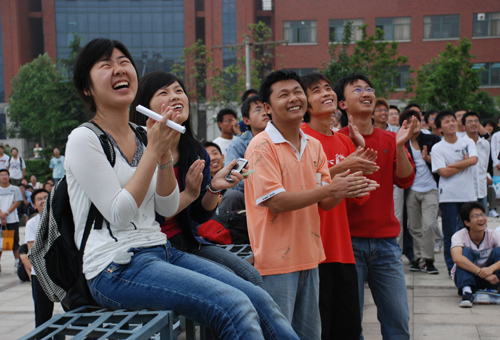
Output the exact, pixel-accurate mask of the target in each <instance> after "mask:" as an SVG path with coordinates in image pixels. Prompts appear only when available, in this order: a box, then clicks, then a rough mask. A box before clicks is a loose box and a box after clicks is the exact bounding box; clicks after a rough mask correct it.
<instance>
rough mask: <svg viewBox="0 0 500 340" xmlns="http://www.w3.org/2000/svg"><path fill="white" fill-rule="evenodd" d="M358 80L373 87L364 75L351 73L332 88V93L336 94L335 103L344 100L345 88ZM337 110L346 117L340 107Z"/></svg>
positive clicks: (345, 113)
mask: <svg viewBox="0 0 500 340" xmlns="http://www.w3.org/2000/svg"><path fill="white" fill-rule="evenodd" d="M358 80H362V81H364V82H365V83H367V84H368V86H370V87H373V86H372V83H371V82H370V80H369V79H368V77H367V76H365V75H364V74H361V73H351V74H349V75H347V76H345V77H343V78H341V79H340V80H339V81H338V82H337V84H335V87H334V88H333V91H334V92H335V93H336V94H337V102H340V101H342V100H345V93H344V90H345V87H346V86H347V85H352V84H354V82H356V81H358ZM339 110H340V111H341V112H342V115H343V116H345V117H347V112H345V111H344V110H343V109H341V108H340V107H339ZM342 126H343V124H342Z"/></svg>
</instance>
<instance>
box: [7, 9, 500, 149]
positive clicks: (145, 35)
mask: <svg viewBox="0 0 500 340" xmlns="http://www.w3.org/2000/svg"><path fill="white" fill-rule="evenodd" d="M347 20H348V21H351V22H352V24H353V27H354V28H357V27H359V26H361V25H363V24H368V29H367V32H368V34H373V33H374V32H375V27H380V28H382V29H383V30H384V32H385V38H386V40H388V41H392V40H396V41H398V42H399V53H400V54H402V55H405V56H408V58H409V63H408V65H405V66H402V67H400V69H399V73H400V76H399V78H398V85H399V87H400V88H401V89H403V88H404V87H405V82H406V80H408V79H409V77H410V76H411V74H410V68H412V69H418V68H419V67H420V66H421V65H423V64H425V63H428V62H429V61H430V60H431V59H432V58H434V57H436V56H437V54H438V52H439V51H441V50H443V49H444V46H445V44H446V43H449V42H451V43H458V41H459V40H460V39H461V38H463V37H467V38H469V39H471V41H472V42H473V47H472V53H473V54H475V55H477V59H476V63H477V64H476V66H475V67H477V68H480V67H484V70H483V72H482V74H481V83H482V88H484V89H485V90H487V91H488V92H490V93H491V94H493V95H500V1H498V0H483V1H480V2H477V1H474V0H462V1H453V0H444V1H434V0H432V1H431V0H422V1H419V2H407V1H402V0H373V1H369V2H365V3H357V4H355V5H353V3H352V2H349V1H339V0H316V1H314V2H313V3H309V2H304V1H294V0H150V1H146V0H128V1H125V0H94V1H88V0H0V102H8V96H9V94H10V91H11V86H10V83H11V81H12V78H13V77H14V76H15V75H16V74H17V71H18V69H19V67H20V66H21V65H23V64H25V63H27V62H30V61H31V60H33V59H34V58H36V57H37V56H38V55H39V54H43V53H45V52H47V53H48V54H49V55H50V56H51V58H52V59H53V60H54V61H56V60H57V59H61V58H66V57H67V56H68V53H69V48H68V45H69V43H70V41H71V39H72V37H73V32H76V33H78V34H80V35H81V36H83V38H84V40H83V41H84V42H86V41H89V40H91V39H92V38H95V37H107V38H111V39H117V40H120V41H122V42H123V43H124V44H125V45H126V46H127V47H128V48H129V49H130V51H131V53H132V56H133V58H134V60H135V62H136V64H137V67H138V70H139V73H140V75H144V74H146V73H149V72H151V71H153V70H166V71H168V70H170V69H171V67H172V64H173V63H175V62H178V61H180V56H181V54H182V50H183V48H184V47H186V46H190V45H192V44H193V43H194V42H195V41H197V40H201V41H202V42H203V43H204V44H205V45H206V46H207V48H208V49H210V50H212V52H213V60H214V66H216V67H219V68H221V67H224V66H228V65H231V64H233V63H235V62H236V58H237V57H238V56H241V55H242V54H243V49H240V50H238V51H235V50H232V49H229V48H217V47H218V46H221V45H231V44H237V43H242V42H243V36H244V35H245V34H248V33H249V28H248V25H249V24H251V23H256V22H258V21H263V22H264V23H265V24H266V25H267V26H269V27H270V28H271V29H272V32H273V38H274V40H276V41H279V40H288V41H289V43H288V44H287V45H284V44H281V45H278V46H277V47H276V48H275V54H276V58H275V60H274V65H273V67H274V68H275V69H279V68H291V69H294V70H296V71H297V72H298V73H299V74H305V73H308V72H311V71H313V70H317V69H319V68H321V67H322V65H323V63H324V62H327V61H328V60H329V54H328V44H335V43H337V41H338V40H340V39H341V37H342V31H343V24H344V23H345V21H347ZM354 35H355V38H359V37H360V33H359V31H357V30H356V29H355V32H354ZM6 122H7V123H8V117H7V118H6V114H5V110H4V109H3V106H2V107H0V125H5V123H6ZM1 131H4V129H3V128H2V129H1ZM216 132H217V131H215V133H216ZM4 137H5V136H2V135H0V141H1V140H2V138H4Z"/></svg>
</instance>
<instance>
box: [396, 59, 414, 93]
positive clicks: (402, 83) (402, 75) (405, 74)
mask: <svg viewBox="0 0 500 340" xmlns="http://www.w3.org/2000/svg"><path fill="white" fill-rule="evenodd" d="M410 78H411V74H410V66H409V65H405V66H398V75H397V76H396V78H395V79H394V82H393V83H392V85H395V86H396V88H397V89H405V88H407V87H408V82H409V81H410Z"/></svg>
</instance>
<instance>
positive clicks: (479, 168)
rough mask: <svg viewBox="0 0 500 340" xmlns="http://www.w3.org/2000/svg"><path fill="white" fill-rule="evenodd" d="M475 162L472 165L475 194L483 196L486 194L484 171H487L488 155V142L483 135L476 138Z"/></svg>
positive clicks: (486, 186)
mask: <svg viewBox="0 0 500 340" xmlns="http://www.w3.org/2000/svg"><path fill="white" fill-rule="evenodd" d="M476 151H477V164H476V165H474V169H475V170H476V171H475V173H474V176H475V179H476V182H475V187H476V195H477V197H478V198H483V197H486V196H487V195H488V183H487V182H486V173H487V171H488V161H489V157H490V143H489V142H488V141H487V140H486V139H484V138H483V137H479V138H478V139H477V144H476Z"/></svg>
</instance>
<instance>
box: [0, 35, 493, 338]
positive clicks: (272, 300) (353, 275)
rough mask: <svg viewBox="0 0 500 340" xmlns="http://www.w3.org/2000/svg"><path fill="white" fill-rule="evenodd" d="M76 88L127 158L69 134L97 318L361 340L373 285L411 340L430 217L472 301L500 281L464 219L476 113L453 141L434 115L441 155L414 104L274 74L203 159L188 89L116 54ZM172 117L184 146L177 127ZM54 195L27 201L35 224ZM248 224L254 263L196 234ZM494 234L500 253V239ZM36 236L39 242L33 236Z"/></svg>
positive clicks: (74, 196)
mask: <svg viewBox="0 0 500 340" xmlns="http://www.w3.org/2000/svg"><path fill="white" fill-rule="evenodd" d="M73 74H74V83H75V86H76V89H77V91H78V93H79V95H80V97H81V99H82V101H83V102H84V104H85V106H86V109H87V113H88V114H89V115H90V118H91V119H92V122H93V123H94V124H95V125H96V126H98V127H99V128H100V129H101V130H103V131H104V132H105V134H106V135H107V137H108V138H109V139H110V141H111V142H112V144H113V147H114V149H115V151H116V154H117V157H116V162H115V164H114V166H112V165H111V164H110V163H109V161H108V160H107V157H106V155H105V154H104V151H103V149H102V147H101V144H100V142H99V140H98V138H97V135H96V134H95V133H94V132H93V131H92V130H90V129H88V128H86V127H83V126H82V127H79V128H77V129H75V130H74V131H73V132H72V133H71V135H70V136H69V139H68V144H67V148H66V159H65V161H64V168H65V171H66V178H67V183H68V193H69V197H70V203H71V207H72V211H73V215H74V220H75V229H76V233H75V244H77V245H79V244H80V240H81V238H82V233H83V229H84V227H85V221H86V218H87V215H88V212H89V209H90V206H91V204H94V205H95V206H96V207H97V208H98V209H99V211H100V212H101V214H102V215H103V217H104V220H105V221H104V222H103V225H102V227H101V226H97V227H96V226H94V229H93V230H92V232H91V233H90V236H89V239H88V242H87V245H86V248H85V252H84V258H83V271H84V274H85V277H86V279H87V282H88V286H89V288H90V291H91V293H92V295H93V297H94V299H95V300H96V301H97V302H98V303H99V304H101V305H102V306H105V307H110V308H128V309H143V308H150V309H173V310H176V311H178V312H179V313H181V314H183V315H185V316H187V317H188V318H191V319H193V320H195V321H197V322H199V323H201V324H202V325H205V326H206V327H208V328H209V329H211V330H212V331H213V333H214V335H215V336H217V337H219V338H221V339H252V340H253V339H360V338H361V339H362V338H363V335H362V328H361V321H362V311H363V304H364V296H363V294H364V283H365V282H368V284H369V287H370V289H371V292H372V295H373V298H374V301H375V304H376V306H377V315H378V319H379V321H380V323H381V332H382V335H383V337H384V339H398V340H401V339H410V335H409V334H410V333H409V310H408V298H407V290H406V283H405V278H404V274H403V263H402V261H401V248H400V245H399V244H398V239H402V235H403V234H402V230H403V229H404V228H403V227H404V225H407V228H408V229H409V231H410V234H411V236H413V253H414V259H412V260H414V261H413V262H412V266H414V267H415V268H418V270H422V271H425V272H428V273H435V272H434V271H437V270H435V267H434V266H433V256H434V242H435V230H436V228H435V225H436V219H437V214H438V204H439V208H441V214H442V217H443V231H444V247H445V251H444V252H445V258H446V259H447V264H448V260H449V258H450V256H452V258H453V260H452V262H453V261H455V263H457V265H458V269H454V270H453V273H458V274H457V275H456V276H457V278H458V281H457V286H458V287H459V288H460V292H461V293H463V294H464V299H468V300H467V301H471V298H470V296H472V294H473V292H474V290H475V289H476V288H477V287H482V285H483V284H484V282H483V281H485V282H487V283H490V284H492V285H493V284H495V283H496V284H498V278H497V279H496V282H495V279H494V277H497V276H498V273H499V272H498V269H499V268H497V267H500V266H499V265H498V264H497V259H496V257H494V256H497V253H498V252H497V251H491V252H490V253H491V254H492V257H491V259H490V258H489V253H488V256H486V255H485V254H486V253H487V252H484V251H483V250H484V245H483V243H481V241H480V236H481V230H483V232H484V228H485V222H484V220H485V218H484V217H485V216H484V215H485V214H484V208H483V210H481V207H482V206H481V205H480V204H479V205H474V206H472V208H470V209H469V210H468V211H466V210H464V209H468V208H467V207H469V205H467V204H465V205H463V202H469V201H476V200H477V199H478V198H481V199H482V198H483V196H482V195H483V193H484V191H483V189H484V188H483V187H482V184H483V182H482V181H481V180H480V179H479V177H478V176H481V179H482V176H483V174H482V172H480V171H479V170H478V168H479V165H480V164H482V163H480V162H478V160H477V159H478V157H479V156H480V154H481V155H482V151H477V150H480V147H479V146H478V145H483V144H484V143H482V142H478V139H477V138H480V137H477V136H476V139H474V135H471V136H469V132H468V131H469V130H468V126H469V125H472V126H476V130H479V127H478V126H479V124H477V123H478V122H476V119H477V120H478V116H477V114H474V113H470V112H468V113H466V114H464V115H463V117H462V120H463V125H464V126H465V131H466V134H467V136H464V137H461V138H460V137H457V133H456V132H457V131H456V130H457V127H456V119H455V114H454V113H452V112H447V111H444V112H439V114H437V117H436V118H435V119H432V122H435V126H436V131H438V132H439V133H442V134H443V136H444V137H443V140H442V141H441V139H440V138H439V137H436V136H432V135H430V132H428V131H427V132H425V131H424V130H421V112H419V110H416V109H415V106H411V107H408V108H406V109H405V110H404V111H403V112H402V113H401V114H399V109H398V108H397V107H391V106H389V105H388V103H387V101H385V100H383V99H380V98H379V99H377V98H376V96H375V89H374V88H373V86H372V85H371V83H370V80H369V79H368V78H366V77H365V76H363V75H360V74H353V75H349V76H347V77H344V78H342V79H341V80H340V81H339V83H337V84H331V83H330V81H329V79H328V78H326V77H325V76H324V75H322V74H320V73H312V74H309V75H305V76H303V77H299V76H298V75H297V74H296V73H294V72H293V71H289V70H281V71H275V72H272V73H271V74H269V75H268V76H267V77H266V78H265V79H264V80H263V82H262V84H261V87H260V89H259V91H255V90H253V91H247V92H246V93H245V94H244V98H243V100H242V101H243V103H242V109H241V112H242V116H243V123H244V124H242V125H240V124H238V122H237V114H236V113H235V112H234V111H232V110H229V109H225V110H221V111H220V112H219V114H218V115H217V124H218V126H219V128H220V131H221V137H220V138H218V139H216V140H214V141H213V142H206V143H204V144H203V145H202V144H201V143H200V142H199V141H197V140H196V138H195V137H194V135H193V133H192V130H191V126H190V110H189V100H188V97H187V94H186V89H185V87H184V84H183V82H182V80H181V79H179V78H177V77H175V76H174V75H172V74H170V73H167V72H160V71H157V72H153V73H151V74H148V75H146V76H144V77H143V78H142V79H140V80H139V79H138V72H137V69H136V67H135V64H134V61H133V59H132V57H131V55H130V53H129V51H128V50H127V48H126V47H125V46H124V45H123V44H122V43H120V42H118V41H112V40H108V39H102V38H100V39H94V40H92V41H91V42H89V43H88V44H87V45H86V46H85V47H84V48H83V49H82V51H81V52H80V54H79V56H78V58H77V59H76V62H75V67H74V72H73ZM138 104H141V105H143V106H145V107H148V108H149V109H151V110H153V111H155V112H157V113H159V114H161V115H162V119H161V120H160V121H158V122H155V121H154V120H152V119H146V117H144V116H142V115H141V114H140V113H138V112H136V111H135V109H134V108H135V106H136V105H138ZM417 108H418V107H417ZM391 110H392V111H391ZM396 118H399V121H397V119H396ZM167 119H170V120H172V121H174V122H176V123H178V124H181V125H183V126H185V127H186V132H185V133H184V134H180V133H178V132H176V131H174V130H172V129H170V128H168V127H167V126H166V125H165V122H166V120H167ZM388 121H390V123H388ZM341 122H344V124H343V126H342V124H340V123H341ZM454 122H455V123H454ZM433 124H434V123H433ZM454 124H455V125H454ZM397 125H399V126H397ZM141 126H145V127H146V129H147V147H146V145H145V144H144V142H143V140H142V139H141V138H140V136H139V135H140V134H141V133H142V132H141V131H142V130H141V129H142V127H141ZM245 130H246V131H245ZM472 130H474V129H472ZM472 130H471V134H473V131H472ZM436 131H434V128H433V132H436ZM474 131H475V130H474ZM234 135H237V136H236V137H233V136H234ZM452 135H454V136H455V137H453V136H452ZM480 143H481V144H480ZM499 144H500V143H499ZM484 145H485V147H486V144H484ZM488 147H489V144H488ZM441 149H442V151H441ZM464 150H465V151H464ZM488 151H489V149H488ZM450 157H451V158H450ZM237 158H245V159H246V160H247V161H248V166H247V168H246V169H244V170H243V171H242V172H241V173H239V172H235V171H232V170H231V169H232V168H233V166H234V165H235V163H236V159H237ZM448 158H450V159H448ZM476 163H478V164H479V165H476ZM486 163H487V162H486ZM436 173H437V174H438V175H439V176H440V177H441V179H440V180H439V182H436V180H435V176H433V174H436ZM226 176H230V177H231V179H232V181H227V180H226V179H225V177H226ZM457 176H458V177H460V176H468V177H467V182H466V183H462V181H465V179H460V183H461V184H460V187H461V189H460V193H461V194H464V195H463V196H464V198H463V200H462V199H461V198H460V199H459V198H457V197H458V196H456V195H455V193H454V192H455V191H456V190H455V191H453V190H454V189H456V187H457V184H456V182H455V183H451V184H450V183H449V182H448V181H449V180H454V179H455V178H458V177H457ZM1 177H2V176H1V175H0V183H1ZM465 186H468V189H467V190H464V188H465ZM438 189H439V194H438ZM42 190H43V189H42ZM449 190H450V191H451V193H449V192H448V191H449ZM465 192H466V193H465ZM46 194H47V193H46V192H45V191H40V193H38V192H37V195H35V196H36V202H37V204H35V207H37V209H38V207H39V205H38V202H42V201H43V200H44V199H46V197H47V196H46ZM395 197H396V199H395ZM398 197H401V199H399V198H398ZM460 197H461V196H460ZM450 198H451V199H450ZM405 200H406V204H405V203H404V202H405ZM438 202H439V203H438ZM41 204H42V206H43V203H41ZM431 205H432V209H431V208H430V206H431ZM462 205H463V206H462ZM405 207H406V208H405ZM464 207H465V208H464ZM460 208H462V213H463V217H462V219H463V220H464V223H465V225H466V226H467V228H469V229H466V230H468V231H470V234H468V235H470V238H471V239H472V241H473V244H474V245H477V247H476V248H478V249H479V250H480V251H482V252H481V254H482V258H481V260H484V259H483V257H484V256H486V259H485V261H482V262H481V263H479V264H473V266H476V267H477V268H480V269H478V270H476V267H473V266H471V265H470V263H469V262H471V261H472V262H474V261H475V259H476V256H475V255H476V252H477V250H478V249H472V253H471V254H469V253H467V251H465V250H464V251H463V252H462V251H460V252H458V248H460V249H465V248H466V245H469V243H467V237H468V235H461V237H460V238H459V237H458V236H453V239H452V234H453V232H455V231H456V230H457V225H456V223H455V222H456V221H457V218H458V210H459V209H460ZM240 209H246V215H247V224H248V234H249V238H250V243H251V246H252V250H253V253H254V265H253V266H252V265H249V264H248V263H247V262H246V261H244V260H242V259H240V258H238V257H237V256H235V255H233V254H231V253H230V252H227V251H225V250H223V249H221V248H219V247H217V246H215V245H213V244H210V243H209V242H206V241H205V240H203V239H202V238H200V237H199V235H198V234H197V232H196V228H197V226H198V225H199V224H201V223H203V222H206V221H207V220H209V219H210V218H211V217H212V216H213V214H215V213H216V211H217V210H218V213H219V214H224V213H226V212H229V211H234V210H240ZM405 209H406V210H407V212H408V218H406V215H405V213H404V211H405ZM478 209H479V210H480V211H478ZM0 217H1V216H0ZM407 220H408V221H407ZM478 220H479V222H477V221H478ZM30 222H31V221H30ZM35 223H36V222H33V223H32V224H35ZM445 225H446V226H445ZM463 233H464V232H463ZM486 233H487V235H488V237H489V238H488V240H490V239H491V242H489V243H488V244H489V245H495V244H496V243H495V242H496V237H497V236H495V235H493V236H491V237H490V235H492V234H491V233H489V232H488V231H487V232H486ZM26 235H27V241H30V242H31V241H32V239H31V236H29V235H33V233H32V232H30V233H28V231H27V233H26ZM483 236H484V235H483ZM478 240H479V244H477V242H478ZM450 242H451V243H450ZM28 245H29V242H28ZM481 247H482V248H481ZM450 248H451V255H450ZM490 248H491V247H490ZM459 253H460V254H459ZM464 257H465V258H466V259H468V260H464V259H463V258H464ZM467 261H469V262H467ZM464 263H465V264H464ZM474 263H475V262H474ZM451 264H452V263H450V266H451ZM485 266H489V267H487V269H485ZM461 268H462V269H465V270H466V271H467V270H468V269H471V268H472V269H471V270H468V272H473V271H475V272H474V275H476V274H477V276H478V277H479V278H480V279H482V280H483V281H474V280H475V279H476V278H475V277H472V278H471V277H470V276H467V275H466V274H464V273H462V272H461ZM467 268H468V269H467ZM451 270H452V269H451V267H450V271H451ZM495 273H496V275H495ZM35 275H36V274H35ZM32 277H33V276H32ZM478 282H479V283H478ZM464 287H468V288H464ZM35 291H36V284H35V285H34V286H33V292H34V295H33V296H34V300H35V314H36V315H37V317H36V324H37V326H38V325H39V324H40V323H41V322H43V320H46V318H47V317H49V318H50V316H51V313H52V311H51V309H50V308H48V307H47V302H46V301H42V299H41V298H40V297H39V292H38V291H37V292H36V293H35ZM464 304H466V303H464ZM37 305H38V307H37ZM45 307H47V308H45ZM49 307H50V306H49ZM42 314H43V316H42Z"/></svg>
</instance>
